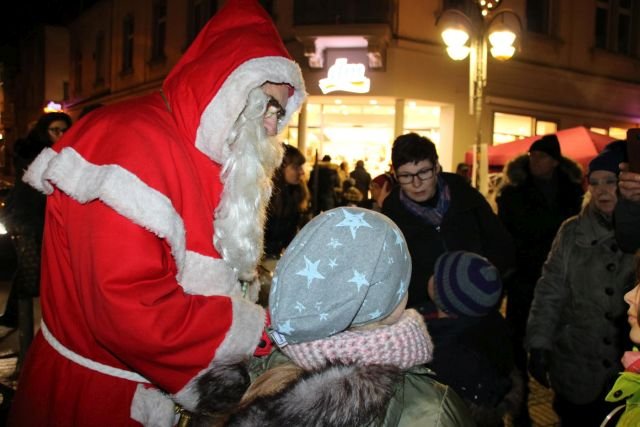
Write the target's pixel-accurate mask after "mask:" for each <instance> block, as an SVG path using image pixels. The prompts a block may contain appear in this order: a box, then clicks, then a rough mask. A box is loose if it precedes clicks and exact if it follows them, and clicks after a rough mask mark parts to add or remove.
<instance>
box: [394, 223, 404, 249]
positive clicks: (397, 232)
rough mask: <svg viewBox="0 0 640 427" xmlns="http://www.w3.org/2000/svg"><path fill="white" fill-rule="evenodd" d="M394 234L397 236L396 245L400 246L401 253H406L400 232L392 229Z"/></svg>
mask: <svg viewBox="0 0 640 427" xmlns="http://www.w3.org/2000/svg"><path fill="white" fill-rule="evenodd" d="M392 231H393V234H395V235H396V241H395V244H396V245H398V246H400V252H403V253H404V246H403V245H402V242H403V239H402V235H401V234H400V232H399V231H398V230H396V229H392Z"/></svg>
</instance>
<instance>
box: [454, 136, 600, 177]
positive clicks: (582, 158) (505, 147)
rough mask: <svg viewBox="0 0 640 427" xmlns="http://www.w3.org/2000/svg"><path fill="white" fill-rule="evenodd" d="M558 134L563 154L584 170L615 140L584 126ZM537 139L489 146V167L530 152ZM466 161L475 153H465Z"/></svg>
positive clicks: (501, 164)
mask: <svg viewBox="0 0 640 427" xmlns="http://www.w3.org/2000/svg"><path fill="white" fill-rule="evenodd" d="M556 135H557V136H558V140H559V141H560V150H561V152H562V155H563V156H564V157H568V158H570V159H573V160H575V161H576V162H578V163H580V164H581V165H582V167H583V168H584V170H587V166H588V164H589V162H590V161H591V159H593V158H594V157H595V156H596V154H598V153H599V152H600V151H602V150H603V149H604V147H605V146H606V145H607V144H608V143H610V142H611V141H613V138H611V137H609V136H606V135H601V134H599V133H595V132H591V131H590V130H588V129H587V128H585V127H582V126H580V127H575V128H571V129H564V130H560V131H558V132H556ZM537 139H540V136H531V137H529V138H524V139H520V140H517V141H513V142H507V143H505V144H500V145H496V146H491V147H489V148H488V151H489V167H490V168H491V169H495V168H496V167H501V166H504V165H505V164H506V163H507V162H508V161H509V160H511V159H513V158H514V157H516V156H518V155H520V154H524V153H526V152H528V151H529V147H530V146H531V144H533V142H534V141H536V140H537ZM465 163H467V164H472V163H473V153H472V152H471V151H467V152H466V153H465Z"/></svg>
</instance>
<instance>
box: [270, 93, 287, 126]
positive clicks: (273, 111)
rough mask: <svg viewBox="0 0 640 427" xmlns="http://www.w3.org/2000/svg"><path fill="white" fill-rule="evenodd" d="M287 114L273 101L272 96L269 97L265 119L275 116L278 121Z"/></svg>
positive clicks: (276, 101) (275, 100)
mask: <svg viewBox="0 0 640 427" xmlns="http://www.w3.org/2000/svg"><path fill="white" fill-rule="evenodd" d="M286 114H287V111H286V110H285V109H284V107H283V106H282V105H281V104H280V103H279V102H278V100H277V99H275V98H274V97H273V96H270V97H269V100H268V101H267V111H266V112H265V116H266V117H272V116H276V118H277V119H278V121H280V120H282V118H283V117H284V116H285V115H286Z"/></svg>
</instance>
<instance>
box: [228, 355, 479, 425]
mask: <svg viewBox="0 0 640 427" xmlns="http://www.w3.org/2000/svg"><path fill="white" fill-rule="evenodd" d="M287 361H288V359H287V358H286V356H284V355H283V354H282V353H280V352H277V351H276V352H274V353H272V354H271V355H270V356H269V357H267V358H262V359H254V360H253V361H252V366H251V379H252V381H253V380H255V379H256V378H257V377H259V376H260V375H261V374H262V373H264V372H266V371H267V370H268V369H270V368H273V367H276V366H278V365H281V364H283V363H286V362H287ZM229 425H231V426H250V425H260V426H278V427H288V426H293V425H305V426H331V427H337V426H345V427H347V426H348V427H354V426H383V427H387V426H389V427H390V426H406V427H409V426H442V427H454V426H455V427H465V426H474V425H475V424H474V422H473V420H472V418H471V414H470V413H469V410H468V408H467V407H466V405H465V403H464V402H463V401H462V400H461V399H460V397H458V395H457V394H456V393H455V392H454V391H453V390H452V389H451V388H450V387H448V386H446V385H443V384H440V383H439V382H437V381H436V380H434V379H433V378H432V372H431V371H429V370H428V369H427V368H424V367H414V368H411V369H409V370H407V371H400V370H399V369H398V368H395V367H391V366H379V365H369V366H354V365H332V366H327V367H325V368H323V369H321V370H318V371H314V372H304V373H303V374H302V375H301V376H300V377H298V378H297V379H295V380H294V381H293V382H292V383H291V384H288V385H286V386H285V387H284V388H283V389H282V390H280V392H279V393H276V394H273V395H270V396H262V397H261V398H259V399H256V400H255V401H254V402H253V403H252V404H250V405H249V406H248V407H247V408H245V409H244V410H243V411H242V412H239V413H237V414H235V415H234V416H233V417H232V419H231V420H230V422H229Z"/></svg>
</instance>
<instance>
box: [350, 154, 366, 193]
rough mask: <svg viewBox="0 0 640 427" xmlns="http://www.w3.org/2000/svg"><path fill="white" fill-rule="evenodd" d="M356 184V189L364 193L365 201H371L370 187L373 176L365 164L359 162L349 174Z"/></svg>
mask: <svg viewBox="0 0 640 427" xmlns="http://www.w3.org/2000/svg"><path fill="white" fill-rule="evenodd" d="M349 176H350V177H351V178H353V179H354V180H355V182H356V188H357V189H358V190H359V191H360V192H361V193H362V197H363V200H368V199H369V185H371V175H370V174H369V172H367V170H366V169H365V168H364V162H363V161H362V160H358V161H357V162H356V168H355V169H354V170H352V171H351V173H350V174H349Z"/></svg>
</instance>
